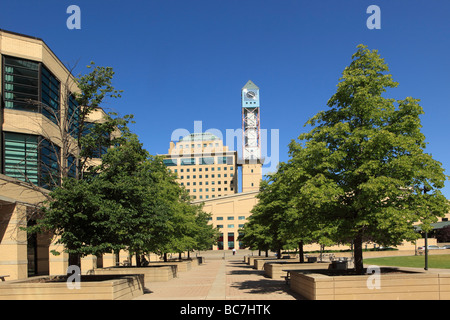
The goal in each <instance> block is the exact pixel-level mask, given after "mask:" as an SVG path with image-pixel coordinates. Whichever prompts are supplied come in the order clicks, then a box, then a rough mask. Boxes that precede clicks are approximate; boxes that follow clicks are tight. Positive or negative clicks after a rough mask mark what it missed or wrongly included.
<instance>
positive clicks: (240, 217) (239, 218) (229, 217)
mask: <svg viewBox="0 0 450 320" xmlns="http://www.w3.org/2000/svg"><path fill="white" fill-rule="evenodd" d="M209 220H212V218H210V219H209ZM216 220H223V217H216ZM227 220H234V216H228V217H227ZM238 220H245V216H238Z"/></svg>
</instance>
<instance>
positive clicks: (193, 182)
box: [180, 180, 233, 190]
mask: <svg viewBox="0 0 450 320" xmlns="http://www.w3.org/2000/svg"><path fill="white" fill-rule="evenodd" d="M210 182H211V185H212V186H213V185H215V184H216V181H198V185H199V186H202V185H203V183H205V186H208V185H209V183H210ZM180 184H181V185H182V186H184V185H186V186H188V187H190V186H191V182H186V184H185V183H184V182H181V183H180ZM217 184H222V181H217ZM223 184H228V181H227V180H224V181H223ZM192 185H193V186H196V185H197V181H192ZM230 187H231V190H233V181H230ZM219 189H220V188H219Z"/></svg>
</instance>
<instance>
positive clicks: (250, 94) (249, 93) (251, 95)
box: [247, 91, 256, 99]
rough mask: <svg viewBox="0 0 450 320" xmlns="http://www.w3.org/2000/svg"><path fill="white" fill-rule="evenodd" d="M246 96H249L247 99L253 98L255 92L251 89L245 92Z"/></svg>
mask: <svg viewBox="0 0 450 320" xmlns="http://www.w3.org/2000/svg"><path fill="white" fill-rule="evenodd" d="M247 98H249V99H255V98H256V93H255V92H253V91H249V92H247Z"/></svg>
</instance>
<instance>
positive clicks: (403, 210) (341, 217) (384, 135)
mask: <svg viewBox="0 0 450 320" xmlns="http://www.w3.org/2000/svg"><path fill="white" fill-rule="evenodd" d="M388 71H389V69H388V66H387V65H386V64H385V63H384V60H383V59H382V58H380V56H379V55H378V52H377V51H376V50H374V51H370V50H368V49H367V48H366V47H365V46H363V45H360V46H358V51H357V52H356V53H355V54H354V55H353V61H352V63H351V64H350V66H349V67H346V68H345V70H344V72H343V76H342V78H341V79H340V82H339V84H338V87H337V92H336V93H335V94H334V95H333V96H332V97H331V99H330V100H329V101H328V107H329V108H330V109H329V110H327V111H322V112H319V113H318V114H317V115H316V116H314V117H313V118H312V119H311V120H309V121H308V124H310V125H312V126H315V127H314V128H313V129H312V130H311V131H310V132H308V133H305V134H302V135H300V137H299V140H300V141H304V143H300V142H296V141H293V142H292V143H291V144H290V153H291V156H292V163H293V166H294V167H295V168H296V170H298V171H299V172H300V173H301V174H300V175H301V176H302V177H303V178H305V179H301V182H300V184H298V185H297V186H296V187H297V188H298V190H299V192H298V193H297V196H296V199H295V200H293V201H294V203H296V204H297V206H302V207H304V208H305V207H306V208H310V209H313V210H312V211H311V212H310V214H311V215H312V216H313V217H314V220H315V221H316V223H317V224H323V225H324V226H325V227H326V228H328V229H329V230H334V232H333V235H332V238H333V239H335V240H336V241H341V242H348V241H350V240H352V239H353V242H354V244H355V256H358V254H360V255H361V256H362V254H361V252H357V251H359V250H360V249H361V243H362V241H363V240H371V241H374V242H376V243H379V244H381V245H386V246H388V245H397V244H398V243H399V242H401V241H402V240H415V239H417V237H418V235H417V233H415V232H414V228H413V223H415V222H418V221H422V222H423V223H424V226H427V227H428V228H429V224H430V223H431V222H435V221H436V220H437V217H438V216H442V215H443V214H444V213H446V212H447V211H448V204H447V200H446V199H445V197H444V196H443V195H442V193H441V192H440V190H439V189H440V188H442V187H443V185H444V181H445V179H446V176H445V175H444V173H443V171H444V170H443V169H442V168H441V164H440V163H439V162H437V161H435V160H434V159H432V157H431V155H429V154H426V153H425V152H424V149H425V146H426V143H425V137H424V135H423V134H422V133H421V131H420V129H421V123H420V118H419V116H420V115H421V114H423V109H422V107H420V105H419V104H418V102H419V101H418V100H417V99H413V98H411V97H408V98H406V99H404V100H397V101H395V100H394V99H388V98H385V97H383V93H385V92H386V89H387V88H395V87H396V86H397V85H398V84H397V83H396V82H394V81H393V80H392V76H391V75H390V74H386V72H388ZM396 104H397V105H396ZM424 190H426V191H428V193H426V194H425V193H424V192H423V191H424ZM314 208H316V209H317V210H314ZM358 262H362V260H361V261H357V263H358Z"/></svg>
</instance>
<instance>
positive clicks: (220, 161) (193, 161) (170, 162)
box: [163, 156, 234, 166]
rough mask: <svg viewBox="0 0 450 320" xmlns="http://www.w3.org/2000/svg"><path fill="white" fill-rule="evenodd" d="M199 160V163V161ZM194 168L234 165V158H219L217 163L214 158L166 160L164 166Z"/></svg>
mask: <svg viewBox="0 0 450 320" xmlns="http://www.w3.org/2000/svg"><path fill="white" fill-rule="evenodd" d="M197 159H198V161H197ZM178 160H180V161H179V165H181V166H193V165H196V164H198V165H212V164H228V165H232V164H233V160H234V158H233V157H231V156H227V157H217V161H215V159H214V157H203V158H179V159H178V158H176V159H173V158H171V159H164V160H163V161H164V164H165V165H166V166H178Z"/></svg>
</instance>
